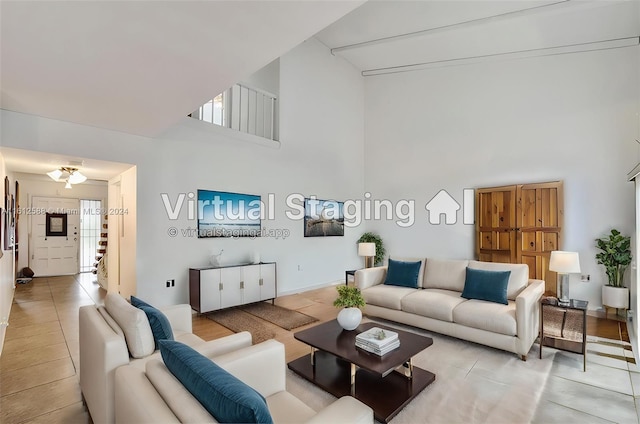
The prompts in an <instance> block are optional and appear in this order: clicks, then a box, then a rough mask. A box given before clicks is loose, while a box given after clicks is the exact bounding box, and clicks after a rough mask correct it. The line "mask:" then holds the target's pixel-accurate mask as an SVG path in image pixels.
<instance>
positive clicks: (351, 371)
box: [289, 320, 436, 422]
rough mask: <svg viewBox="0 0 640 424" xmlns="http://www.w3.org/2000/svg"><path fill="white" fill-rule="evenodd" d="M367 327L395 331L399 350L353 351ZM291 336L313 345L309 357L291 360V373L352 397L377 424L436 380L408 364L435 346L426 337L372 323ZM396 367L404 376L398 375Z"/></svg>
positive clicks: (325, 327) (318, 328)
mask: <svg viewBox="0 0 640 424" xmlns="http://www.w3.org/2000/svg"><path fill="white" fill-rule="evenodd" d="M371 327H380V328H382V329H385V330H390V331H395V332H396V333H398V337H399V338H400V347H399V348H398V349H395V350H393V351H391V352H389V353H387V354H386V355H383V356H378V355H375V354H373V353H369V352H366V351H364V350H362V349H359V348H356V346H355V343H356V342H355V338H356V335H357V334H360V333H361V332H363V331H366V330H368V329H370V328H371ZM294 337H295V338H296V339H298V340H300V341H301V342H303V343H305V344H308V345H309V346H311V353H310V354H309V355H306V356H303V357H301V358H298V359H296V360H293V361H291V362H289V369H291V370H292V371H294V372H295V373H296V374H298V375H300V376H302V377H304V378H306V379H307V380H309V381H310V382H312V383H314V384H315V385H317V386H319V387H321V388H322V389H324V390H326V391H327V392H329V393H331V394H332V395H334V396H336V397H342V396H346V395H351V396H353V397H355V398H356V399H358V400H360V401H361V402H362V403H364V404H366V405H368V406H369V407H371V408H372V409H373V412H374V414H375V418H376V419H377V420H378V421H382V422H388V421H389V420H391V418H393V417H394V416H395V415H396V414H397V413H398V412H400V410H401V409H402V408H404V407H405V406H406V405H407V404H408V403H409V402H410V401H411V400H412V399H413V398H415V397H416V396H417V395H418V393H420V392H421V391H422V390H424V388H425V387H427V386H428V385H429V384H431V383H433V381H434V380H435V379H436V376H435V374H433V373H431V372H429V371H426V370H423V369H422V368H418V367H415V366H413V365H412V363H411V358H412V357H413V356H415V355H416V354H418V353H419V352H421V351H423V350H424V349H426V348H428V347H429V346H431V345H432V344H433V339H431V338H430V337H424V336H420V335H418V334H414V333H409V332H407V331H402V330H398V329H395V328H389V327H385V326H384V325H380V324H376V323H366V324H361V325H360V326H359V327H358V328H356V329H355V330H353V331H346V330H343V329H342V327H340V325H339V324H338V321H336V320H333V321H329V322H326V323H324V324H320V325H316V326H315V327H311V328H309V329H306V330H303V331H299V332H297V333H295V334H294ZM398 367H403V371H404V372H397V371H396V369H397V368H398ZM394 371H396V372H394Z"/></svg>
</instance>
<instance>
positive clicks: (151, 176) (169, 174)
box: [0, 39, 364, 305]
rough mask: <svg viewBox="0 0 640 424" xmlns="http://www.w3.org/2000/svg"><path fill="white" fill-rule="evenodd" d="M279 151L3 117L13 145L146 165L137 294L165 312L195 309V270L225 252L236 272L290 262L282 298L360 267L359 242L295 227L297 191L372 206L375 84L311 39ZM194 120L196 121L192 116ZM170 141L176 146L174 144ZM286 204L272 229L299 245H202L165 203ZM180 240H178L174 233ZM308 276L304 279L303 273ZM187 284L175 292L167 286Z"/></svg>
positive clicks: (209, 137)
mask: <svg viewBox="0 0 640 424" xmlns="http://www.w3.org/2000/svg"><path fill="white" fill-rule="evenodd" d="M280 98H281V103H280V113H281V117H282V119H281V126H280V140H281V143H280V145H281V147H280V148H279V149H274V148H269V147H264V146H261V145H258V144H253V143H246V142H242V141H239V140H237V139H235V138H231V137H227V136H224V135H220V134H221V133H220V132H215V131H211V132H207V131H206V130H205V129H204V128H203V127H200V128H201V129H200V130H198V131H195V130H193V127H191V126H189V125H187V124H182V125H178V126H177V127H176V128H173V129H172V130H171V131H168V132H167V134H170V136H168V135H166V134H165V135H164V136H163V137H162V138H156V139H149V138H144V137H139V136H133V135H128V134H123V133H118V132H114V131H107V130H101V129H97V128H92V127H87V126H82V125H77V124H72V123H67V122H61V121H55V120H50V119H45V118H39V117H35V116H29V115H24V114H18V113H13V112H8V111H2V115H0V118H1V121H2V124H3V125H2V128H1V131H2V132H1V134H2V137H1V139H0V141H1V143H2V145H3V146H7V147H16V148H22V149H29V150H38V151H46V152H57V153H61V154H69V155H71V154H72V155H74V156H79V157H87V158H99V159H102V160H109V161H115V162H126V163H132V164H135V165H136V167H137V181H138V186H137V187H138V190H137V249H136V252H137V253H136V256H137V270H136V275H137V294H138V295H139V296H140V297H142V298H143V299H146V300H148V301H149V302H150V303H152V304H153V303H155V304H158V305H162V304H173V303H180V302H187V301H188V268H189V267H190V266H204V265H207V263H208V258H209V256H210V255H211V254H212V253H213V252H216V251H219V250H220V249H224V254H223V258H222V259H223V261H225V262H227V263H233V262H241V261H249V260H250V259H251V258H252V255H253V253H254V252H256V251H258V252H260V254H261V257H262V260H263V261H276V262H277V263H278V266H277V273H278V291H279V293H280V294H283V293H289V292H295V291H302V290H305V289H308V288H310V287H314V286H317V285H322V284H327V283H329V282H332V281H336V280H342V279H343V278H344V271H345V270H346V269H351V268H354V267H356V266H358V265H359V264H360V263H361V261H360V258H358V257H357V255H356V245H355V243H356V240H357V239H358V237H359V236H360V234H361V232H362V231H361V229H346V230H345V236H344V237H327V238H304V237H303V231H302V230H303V223H302V221H291V220H289V219H287V218H286V216H285V211H286V210H287V209H288V208H287V207H286V205H285V203H284V201H285V198H286V196H287V195H288V194H289V193H291V192H299V193H302V194H303V195H307V196H308V195H312V194H315V195H317V196H318V197H319V198H325V199H326V198H335V199H338V200H342V199H349V198H354V197H357V196H360V195H361V193H362V187H363V180H362V176H363V173H364V171H363V159H362V151H363V148H364V146H363V143H364V116H363V108H364V106H363V101H364V82H363V80H362V77H361V76H360V74H359V72H358V71H356V70H355V69H354V68H353V67H351V66H350V65H349V64H348V63H346V62H345V61H344V60H343V59H340V58H338V57H335V56H332V55H331V54H330V53H329V51H328V49H327V48H326V47H324V46H323V45H322V44H320V43H319V42H317V41H316V40H313V39H312V40H309V41H307V42H305V43H303V44H302V45H300V46H298V47H297V48H295V49H293V50H292V51H291V52H289V53H287V54H286V55H285V56H283V57H282V58H281V60H280ZM185 119H186V120H188V118H185ZM167 137H169V138H167ZM199 188H200V189H211V190H224V191H235V192H240V193H249V194H259V195H261V196H262V197H263V199H266V198H267V196H268V195H269V194H270V193H273V194H274V195H275V199H276V201H275V203H276V204H275V210H276V217H275V219H274V220H272V221H266V220H265V221H263V228H266V229H286V230H289V231H290V232H291V235H290V236H289V237H288V238H287V239H284V240H283V239H275V238H268V237H262V238H259V239H255V240H251V239H249V238H241V239H197V238H195V237H185V236H182V234H181V233H180V231H181V230H184V229H187V228H195V227H196V222H195V221H193V220H189V219H187V216H186V211H183V213H182V214H181V215H180V218H179V219H178V220H177V221H170V220H169V219H168V216H167V214H166V213H165V211H164V208H163V204H162V201H161V197H160V194H161V193H168V194H169V195H170V197H171V199H175V198H176V196H177V195H178V194H179V193H189V192H195V191H196V190H197V189H199ZM171 227H175V228H177V229H178V230H179V234H178V236H177V237H170V236H169V235H168V230H169V228H171ZM298 266H299V267H300V271H299V270H298ZM167 279H175V280H176V286H175V287H174V288H165V281H166V280H167Z"/></svg>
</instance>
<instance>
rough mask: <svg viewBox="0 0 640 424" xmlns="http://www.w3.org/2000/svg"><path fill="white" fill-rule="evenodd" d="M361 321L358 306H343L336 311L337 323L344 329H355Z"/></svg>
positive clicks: (360, 312)
mask: <svg viewBox="0 0 640 424" xmlns="http://www.w3.org/2000/svg"><path fill="white" fill-rule="evenodd" d="M360 321H362V311H361V310H360V309H358V308H344V309H343V310H341V311H340V312H338V324H340V327H342V328H344V329H345V330H355V329H356V327H358V326H359V325H360Z"/></svg>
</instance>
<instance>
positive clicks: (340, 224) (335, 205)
mask: <svg viewBox="0 0 640 424" xmlns="http://www.w3.org/2000/svg"><path fill="white" fill-rule="evenodd" d="M304 236H305V237H329V236H344V203H343V202H337V201H335V200H318V199H315V198H313V197H312V198H308V199H304Z"/></svg>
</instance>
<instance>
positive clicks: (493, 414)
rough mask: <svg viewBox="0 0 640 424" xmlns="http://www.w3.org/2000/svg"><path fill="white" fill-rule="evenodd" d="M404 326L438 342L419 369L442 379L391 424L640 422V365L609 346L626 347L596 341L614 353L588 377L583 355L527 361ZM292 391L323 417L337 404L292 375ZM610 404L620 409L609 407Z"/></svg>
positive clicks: (595, 363)
mask: <svg viewBox="0 0 640 424" xmlns="http://www.w3.org/2000/svg"><path fill="white" fill-rule="evenodd" d="M380 323H381V324H383V325H388V326H393V325H390V323H389V322H386V321H385V322H380ZM398 327H401V328H403V329H404V330H407V331H413V332H416V333H418V334H423V335H426V336H429V337H432V338H433V345H432V346H431V347H429V348H427V349H425V350H424V351H422V352H421V353H419V354H418V355H416V356H415V357H414V358H413V365H415V366H418V367H420V368H423V369H426V370H429V371H431V372H433V373H435V374H436V380H435V382H434V383H432V384H431V385H430V386H428V387H427V388H426V389H425V390H424V391H423V392H421V393H420V394H419V395H418V396H417V397H416V398H415V399H414V400H413V401H412V402H410V403H409V404H408V405H407V406H406V407H405V408H404V409H403V410H402V411H400V413H399V414H398V415H396V416H395V417H394V418H393V419H392V420H391V423H393V424H400V423H408V424H409V423H410V424H413V423H446V424H450V423H492V424H493V423H510V424H511V423H530V422H534V423H551V422H563V423H566V422H604V421H602V420H603V419H604V420H609V421H614V422H636V420H637V418H638V417H637V415H636V411H635V403H634V397H633V391H632V387H631V380H632V379H631V378H630V373H631V374H633V372H631V367H635V364H632V363H630V360H629V359H628V358H624V357H625V356H628V355H629V354H628V353H627V354H626V355H625V353H624V351H623V348H621V347H616V349H617V350H616V351H613V350H612V348H611V347H609V346H608V345H610V344H611V343H620V342H615V341H610V340H606V341H605V340H603V339H599V340H598V339H596V338H592V337H590V338H589V341H588V351H594V350H598V351H606V352H607V353H608V352H609V351H611V355H608V356H607V357H603V356H602V355H600V356H595V355H593V354H592V353H588V357H587V372H583V371H582V356H581V355H577V354H573V353H568V352H563V351H558V350H556V349H552V348H546V347H545V348H544V350H543V357H542V359H539V358H538V355H539V350H538V345H537V344H534V345H533V347H532V349H531V351H530V353H529V356H528V359H527V361H526V362H524V361H522V360H520V358H519V357H518V356H517V355H515V354H513V353H510V352H505V351H501V350H498V349H493V348H490V347H486V346H482V345H478V344H475V343H470V342H466V341H463V340H458V339H455V338H452V337H448V336H443V335H440V334H436V333H430V332H427V331H422V330H417V329H413V328H407V327H403V326H398ZM603 342H604V343H603ZM613 354H615V355H616V356H621V358H619V360H618V363H613V362H612V360H613V358H611V356H613ZM605 361H607V362H605ZM639 371H640V370H639ZM639 374H640V373H639ZM287 389H288V390H289V391H290V392H291V393H292V394H293V395H295V396H296V397H298V398H300V399H301V400H302V401H303V402H305V403H306V404H308V405H309V406H310V407H311V408H313V409H314V410H316V411H317V410H320V409H322V408H324V407H326V406H328V405H329V404H331V403H332V402H334V401H335V397H333V396H332V395H330V394H328V393H326V392H325V391H323V390H322V389H320V388H319V387H317V386H315V385H313V384H311V383H309V382H308V381H306V380H304V379H302V378H301V377H299V376H297V375H296V374H295V373H293V372H291V371H290V370H288V371H287ZM605 399H606V402H610V404H612V405H613V404H615V405H616V407H615V408H613V407H612V408H607V407H602V403H601V400H602V402H605ZM595 400H597V401H595Z"/></svg>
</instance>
